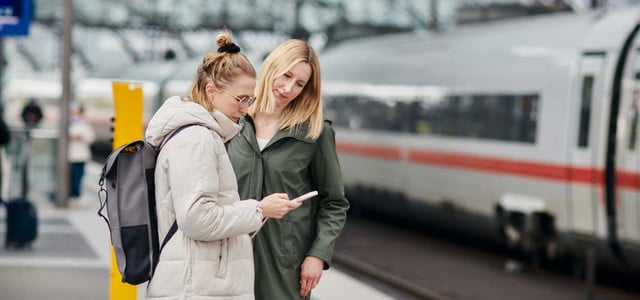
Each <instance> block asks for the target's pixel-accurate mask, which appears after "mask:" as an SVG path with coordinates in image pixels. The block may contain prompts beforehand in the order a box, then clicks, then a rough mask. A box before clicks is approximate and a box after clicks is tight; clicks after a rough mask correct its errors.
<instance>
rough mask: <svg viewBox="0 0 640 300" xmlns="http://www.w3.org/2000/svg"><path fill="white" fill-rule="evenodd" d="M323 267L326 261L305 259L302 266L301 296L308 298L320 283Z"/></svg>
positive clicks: (313, 258)
mask: <svg viewBox="0 0 640 300" xmlns="http://www.w3.org/2000/svg"><path fill="white" fill-rule="evenodd" d="M323 267H324V261H322V259H319V258H317V257H315V256H307V257H306V258H305V259H304V261H303V262H302V266H300V269H301V270H300V296H302V297H306V296H307V294H309V292H311V290H312V289H314V288H315V287H316V286H317V285H318V283H320V277H322V268H323Z"/></svg>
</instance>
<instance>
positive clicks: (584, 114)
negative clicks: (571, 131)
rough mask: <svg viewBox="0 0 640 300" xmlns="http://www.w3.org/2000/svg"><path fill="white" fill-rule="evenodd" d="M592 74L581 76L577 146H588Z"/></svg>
mask: <svg viewBox="0 0 640 300" xmlns="http://www.w3.org/2000/svg"><path fill="white" fill-rule="evenodd" d="M594 79H595V78H594V77H593V75H586V76H584V77H583V78H582V101H581V104H580V123H579V128H578V130H579V132H578V147H582V148H584V147H587V146H589V123H590V120H591V99H592V98H593V82H594Z"/></svg>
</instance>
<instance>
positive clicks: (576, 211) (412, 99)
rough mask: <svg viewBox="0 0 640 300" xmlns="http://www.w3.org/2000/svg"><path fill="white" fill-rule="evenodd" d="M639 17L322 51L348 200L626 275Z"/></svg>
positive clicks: (553, 18)
mask: <svg viewBox="0 0 640 300" xmlns="http://www.w3.org/2000/svg"><path fill="white" fill-rule="evenodd" d="M639 28H640V8H639V7H637V6H636V7H631V8H625V9H624V10H606V9H605V10H596V11H592V12H586V13H579V14H576V13H557V14H551V15H540V16H534V17H528V18H524V19H512V20H501V21H492V22H487V23H482V24H474V25H468V26H459V27H457V28H454V29H451V30H450V31H447V32H444V33H442V32H412V33H404V34H392V35H387V36H377V37H375V38H362V39H354V40H351V41H346V42H343V43H341V44H338V45H336V46H335V47H333V48H331V49H328V50H327V51H323V53H322V54H321V57H320V58H321V64H322V82H323V97H324V101H325V114H326V116H327V118H328V119H330V120H332V122H333V126H334V127H335V129H336V144H337V149H338V152H339V158H340V163H341V166H342V171H343V180H344V184H345V188H346V190H347V195H348V198H349V199H350V201H352V204H353V207H354V208H358V209H359V210H367V211H373V212H376V213H379V214H385V215H391V216H395V217H400V218H403V219H406V220H416V221H420V222H422V223H427V224H429V225H433V226H439V227H438V228H442V229H447V230H450V231H452V232H456V233H462V234H465V235H467V236H469V237H473V238H474V239H478V240H481V241H488V242H495V243H499V244H500V245H503V246H505V247H507V248H508V249H511V250H514V251H516V252H518V253H521V254H522V257H524V258H525V259H526V260H527V261H534V262H535V261H537V262H540V261H553V260H559V259H563V258H566V257H585V253H587V251H593V253H595V255H594V258H595V259H596V260H597V261H598V263H600V264H602V265H604V266H608V267H613V268H616V269H619V270H626V271H629V272H631V273H633V274H638V272H639V271H640V144H639V141H638V134H639V133H638V110H639V109H640V35H639V34H638V31H639Z"/></svg>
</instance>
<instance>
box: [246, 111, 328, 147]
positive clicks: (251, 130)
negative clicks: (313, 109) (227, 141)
mask: <svg viewBox="0 0 640 300" xmlns="http://www.w3.org/2000/svg"><path fill="white" fill-rule="evenodd" d="M239 123H240V125H241V126H243V127H244V129H243V130H242V133H241V134H242V136H243V137H244V138H245V139H246V140H247V141H248V142H249V144H251V146H253V148H254V150H256V151H257V152H260V147H259V146H258V141H257V140H256V129H255V123H254V122H253V118H252V117H251V116H249V115H246V116H244V117H243V118H241V119H240V122H239ZM308 131H309V121H306V122H304V123H302V124H300V125H298V126H296V128H295V129H293V130H289V129H285V130H281V129H278V131H276V134H275V135H274V136H273V137H272V138H271V140H269V143H268V144H267V146H265V149H266V148H268V147H269V146H270V145H272V144H274V143H275V142H277V141H279V140H282V139H285V138H293V139H296V140H298V141H301V142H305V143H315V142H316V140H314V139H311V138H308V137H307V136H306V135H307V132H308Z"/></svg>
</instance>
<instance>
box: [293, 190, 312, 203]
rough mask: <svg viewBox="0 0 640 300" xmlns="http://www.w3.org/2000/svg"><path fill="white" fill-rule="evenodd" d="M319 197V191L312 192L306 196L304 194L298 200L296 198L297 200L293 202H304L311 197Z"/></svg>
mask: <svg viewBox="0 0 640 300" xmlns="http://www.w3.org/2000/svg"><path fill="white" fill-rule="evenodd" d="M317 195H318V191H311V192H308V193H306V194H304V195H302V196H299V197H297V198H295V199H293V200H291V201H296V202H302V201H304V200H307V199H309V198H311V197H315V196H317Z"/></svg>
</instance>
